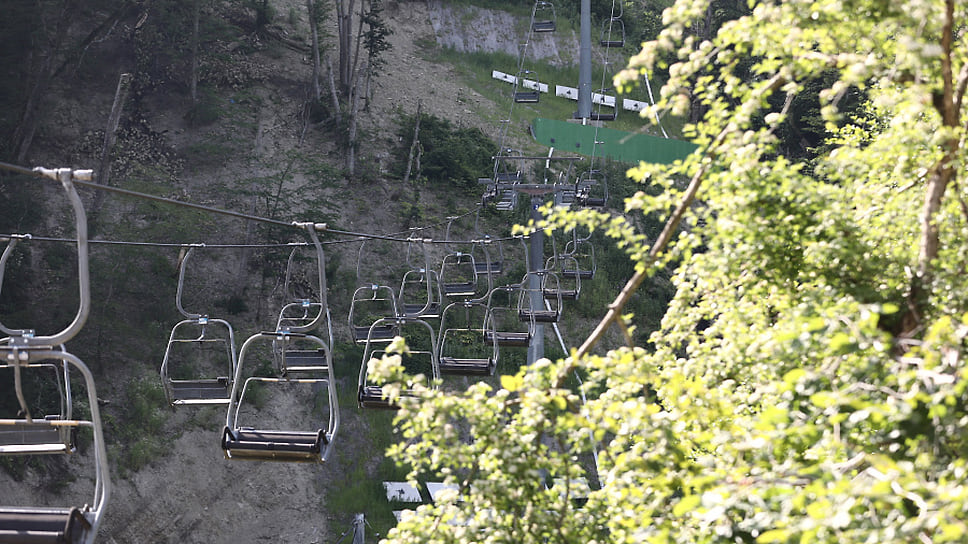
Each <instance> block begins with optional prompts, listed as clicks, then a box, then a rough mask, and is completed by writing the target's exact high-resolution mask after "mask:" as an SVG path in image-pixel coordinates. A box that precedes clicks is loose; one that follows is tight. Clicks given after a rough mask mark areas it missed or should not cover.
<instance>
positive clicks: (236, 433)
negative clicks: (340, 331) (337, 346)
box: [221, 331, 339, 463]
mask: <svg viewBox="0 0 968 544" xmlns="http://www.w3.org/2000/svg"><path fill="white" fill-rule="evenodd" d="M296 339H299V340H301V341H303V342H305V343H308V344H311V345H313V346H314V347H315V348H316V352H317V354H318V359H319V360H320V361H322V364H321V365H317V366H316V367H315V368H314V370H315V372H313V373H308V372H303V373H299V374H298V377H296V375H295V374H293V373H288V374H285V375H282V376H276V377H264V376H252V377H249V378H247V379H245V380H244V381H243V380H242V369H243V368H246V367H255V366H257V364H256V362H255V361H253V359H258V358H259V357H260V355H261V354H260V353H259V352H258V351H256V350H255V349H254V346H255V345H257V344H258V343H260V342H265V343H269V344H273V345H279V344H282V345H283V350H284V351H289V349H288V348H289V344H290V343H291V342H293V341H294V340H296ZM240 383H241V384H242V385H241V387H240V386H239V384H240ZM257 384H260V385H261V386H263V387H259V386H257ZM273 387H274V388H277V389H295V388H300V389H301V390H302V392H303V398H302V399H299V400H301V401H302V402H303V408H305V410H304V412H305V414H309V415H310V416H311V417H316V416H315V412H316V411H317V409H318V408H319V407H320V405H325V407H326V411H327V412H328V416H327V421H326V424H325V425H318V424H312V425H305V424H301V425H299V427H300V430H290V429H279V427H282V425H271V426H270V425H262V426H260V427H255V426H254V424H251V423H250V424H244V423H243V420H244V419H246V417H253V415H252V414H249V413H246V414H243V412H242V408H243V407H247V406H248V405H249V404H251V403H253V402H254V401H253V400H252V399H253V397H255V396H256V395H257V393H256V392H255V391H256V390H257V389H263V388H273ZM322 389H325V390H326V392H325V394H323V393H322V392H321V390H322ZM285 392H286V393H289V394H292V393H293V391H285ZM261 394H270V395H271V393H266V392H265V391H263V392H262V393H261ZM231 398H232V402H231V403H230V404H229V407H228V410H227V413H226V416H225V427H224V428H223V430H222V436H221V448H222V450H223V452H224V454H225V458H226V459H232V460H235V459H243V460H257V461H288V462H305V463H323V462H325V461H326V460H327V459H328V458H329V453H330V450H331V449H332V446H333V439H334V437H335V436H336V431H337V430H338V428H339V402H338V399H337V397H336V381H335V378H334V375H333V364H332V351H331V350H330V347H329V346H327V345H326V343H325V342H324V341H323V340H321V339H320V338H318V337H315V336H311V335H307V334H304V333H292V332H287V331H274V332H259V333H256V334H254V335H252V336H250V337H249V338H248V339H247V340H246V341H245V343H243V344H242V349H241V351H240V353H239V365H238V367H237V368H236V375H235V379H234V380H233V386H232V397H231ZM266 402H267V403H271V402H272V398H271V397H270V399H269V400H268V401H266ZM267 412H269V414H268V416H269V417H271V416H273V415H278V414H277V413H276V414H273V413H272V410H267V409H265V408H263V409H262V410H261V411H260V412H259V413H260V414H265V413H267ZM283 415H285V416H292V415H295V414H292V413H290V411H288V410H286V411H284V414H283ZM240 416H241V417H240ZM280 419H281V418H280ZM300 423H304V422H300ZM295 426H296V425H290V427H295ZM263 427H268V428H263ZM307 427H308V430H302V429H306V428H307Z"/></svg>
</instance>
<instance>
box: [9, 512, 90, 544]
mask: <svg viewBox="0 0 968 544" xmlns="http://www.w3.org/2000/svg"><path fill="white" fill-rule="evenodd" d="M91 528H92V527H91V522H90V521H89V520H88V519H87V518H86V517H85V516H84V514H83V513H82V511H81V510H80V509H78V508H48V509H42V510H28V509H18V508H7V507H0V542H8V543H21V542H22V543H28V544H34V543H36V544H44V543H51V544H62V543H65V544H66V543H71V544H73V543H82V542H89V539H88V537H89V535H90V531H91ZM91 538H93V537H91Z"/></svg>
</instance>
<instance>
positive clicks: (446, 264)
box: [440, 251, 478, 298]
mask: <svg viewBox="0 0 968 544" xmlns="http://www.w3.org/2000/svg"><path fill="white" fill-rule="evenodd" d="M477 282H478V274H477V262H476V261H475V259H474V256H473V255H471V254H470V253H464V252H460V251H456V252H452V253H448V254H446V255H444V258H443V259H442V260H441V265H440V290H441V292H442V293H443V294H444V296H446V297H451V298H470V297H473V296H474V295H475V294H477Z"/></svg>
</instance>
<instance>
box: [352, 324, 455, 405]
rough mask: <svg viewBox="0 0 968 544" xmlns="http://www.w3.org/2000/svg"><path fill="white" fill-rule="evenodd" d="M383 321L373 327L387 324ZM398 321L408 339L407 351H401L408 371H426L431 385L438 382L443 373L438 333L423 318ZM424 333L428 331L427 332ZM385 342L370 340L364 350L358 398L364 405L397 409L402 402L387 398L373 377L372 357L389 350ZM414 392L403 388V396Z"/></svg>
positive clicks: (399, 327) (422, 372)
mask: <svg viewBox="0 0 968 544" xmlns="http://www.w3.org/2000/svg"><path fill="white" fill-rule="evenodd" d="M380 321H383V320H380ZM380 321H376V322H374V323H373V327H374V328H377V327H380V326H382V325H384V323H381V322H380ZM394 321H395V323H394V327H395V328H396V329H397V330H399V331H400V336H402V337H403V338H405V339H406V340H407V353H405V354H401V357H402V358H403V365H404V367H405V368H406V369H407V371H408V373H410V374H412V375H418V374H422V375H423V376H424V377H426V378H429V380H430V384H431V385H432V384H434V383H436V381H437V380H438V379H439V378H440V375H439V369H438V358H437V335H436V334H435V333H434V329H433V327H431V326H430V324H429V323H427V322H426V321H424V320H422V319H414V318H409V317H403V318H398V319H396V320H394ZM424 333H426V335H425V336H424ZM382 346H383V344H378V343H374V342H367V343H366V348H365V349H364V350H363V361H362V364H361V365H360V378H359V384H358V388H357V401H358V403H359V405H360V407H361V408H375V409H383V410H397V409H399V408H400V406H399V405H398V404H396V403H393V402H391V401H390V399H388V398H386V397H385V395H384V391H383V388H382V387H381V386H379V385H375V384H373V383H372V381H371V380H370V379H369V370H370V369H369V362H370V360H372V359H379V358H380V357H382V356H383V355H385V354H386V351H385V349H384V348H383V347H382ZM412 394H413V389H405V390H403V391H402V392H401V395H403V396H411V395H412Z"/></svg>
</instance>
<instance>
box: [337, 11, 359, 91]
mask: <svg viewBox="0 0 968 544" xmlns="http://www.w3.org/2000/svg"><path fill="white" fill-rule="evenodd" d="M354 5H355V0H336V31H337V40H338V44H339V85H340V87H341V88H342V90H343V91H344V92H346V91H348V89H349V87H350V79H351V78H352V63H351V60H352V57H353V47H352V45H353V8H354Z"/></svg>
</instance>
